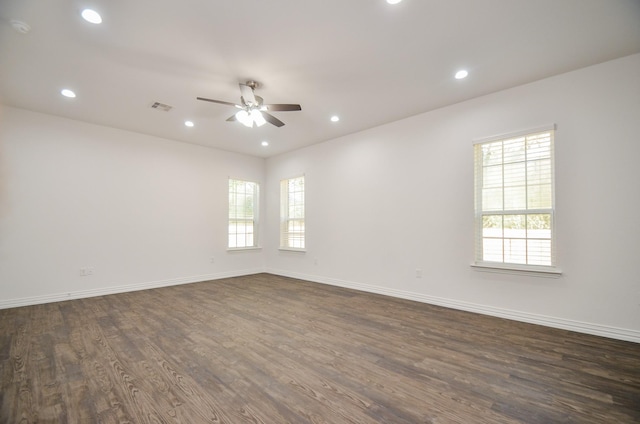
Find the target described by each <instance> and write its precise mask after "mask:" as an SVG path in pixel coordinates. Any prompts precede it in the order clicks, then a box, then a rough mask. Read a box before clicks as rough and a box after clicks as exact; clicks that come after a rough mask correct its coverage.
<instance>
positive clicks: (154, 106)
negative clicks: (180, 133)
mask: <svg viewBox="0 0 640 424" xmlns="http://www.w3.org/2000/svg"><path fill="white" fill-rule="evenodd" d="M151 108H152V109H158V110H162V111H164V112H169V111H170V110H171V109H172V108H173V106H169V105H165V104H164V103H160V102H153V104H152V105H151Z"/></svg>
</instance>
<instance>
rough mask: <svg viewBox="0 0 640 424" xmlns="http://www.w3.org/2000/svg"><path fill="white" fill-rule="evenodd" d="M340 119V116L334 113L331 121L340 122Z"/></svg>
mask: <svg viewBox="0 0 640 424" xmlns="http://www.w3.org/2000/svg"><path fill="white" fill-rule="evenodd" d="M339 120H340V117H339V116H338V115H333V116H332V117H331V122H338V121H339Z"/></svg>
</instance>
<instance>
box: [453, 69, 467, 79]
mask: <svg viewBox="0 0 640 424" xmlns="http://www.w3.org/2000/svg"><path fill="white" fill-rule="evenodd" d="M467 75H469V72H467V71H465V70H464V69H461V70H459V71H458V72H456V79H463V78H466V77H467Z"/></svg>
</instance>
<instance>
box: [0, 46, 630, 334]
mask: <svg viewBox="0 0 640 424" xmlns="http://www.w3.org/2000/svg"><path fill="white" fill-rule="evenodd" d="M638 75H640V55H634V56H630V57H627V58H623V59H620V60H616V61H612V62H607V63H604V64H601V65H597V66H593V67H590V68H585V69H582V70H579V71H576V72H572V73H567V74H564V75H560V76H556V77H553V78H549V79H546V80H543V81H539V82H536V83H533V84H529V85H525V86H521V87H517V88H513V89H510V90H506V91H502V92H499V93H495V94H492V95H489V96H484V97H481V98H477V99H474V100H471V101H467V102H463V103H459V104H456V105H453V106H450V107H447V108H443V109H439V110H436V111H433V112H429V113H425V114H422V115H418V116H415V117H411V118H408V119H405V120H402V121H398V122H394V123H391V124H388V125H383V126H380V127H377V128H374V129H371V130H368V131H364V132H361V133H357V134H353V135H350V136H346V137H342V138H339V139H335V140H332V141H329V142H326V143H322V144H318V145H315V146H311V147H308V148H305V149H301V150H298V151H295V152H291V153H289V154H285V155H281V156H278V157H274V158H271V159H268V160H267V161H266V163H265V161H264V160H263V159H259V158H252V157H248V156H243V155H237V154H232V153H228V152H222V151H218V150H215V149H208V148H204V147H199V146H195V145H189V144H184V143H179V142H174V141H170V140H164V139H160V138H156V137H150V136H144V135H141V134H136V133H130V132H126V131H121V130H116V129H112V128H106V127H100V126H95V125H91V124H87V123H81V122H76V121H71V120H67V119H62V118H58V117H53V116H48V115H42V114H38V113H33V112H28V111H24V110H20V109H14V108H8V107H5V108H4V109H2V110H1V111H0V112H1V113H2V116H0V142H1V143H2V145H0V308H2V307H10V306H19V305H22V304H30V303H38V302H44V301H53V300H61V299H64V298H67V297H68V298H74V297H82V296H88V295H94V294H102V293H112V292H118V291H125V290H133V289H139V288H146V287H155V286H161V285H168V284H179V283H185V282H191V281H202V280H207V279H215V278H219V277H224V276H230V275H241V274H247V273H253V272H258V271H262V270H268V271H271V272H274V273H278V274H282V275H290V276H294V277H301V278H306V279H308V280H311V281H318V282H322V283H328V284H335V285H341V286H345V287H353V288H357V289H361V290H368V291H372V292H378V293H384V294H389V295H393V296H399V297H405V298H409V299H415V300H419V301H423V302H430V303H435V304H442V305H445V306H451V307H455V308H460V309H466V310H471V311H476V312H482V313H487V314H491V315H497V316H504V317H508V318H513V319H519V320H523V321H529V322H537V323H542V324H547V325H551V326H556V327H561V328H568V329H572V330H577V331H584V332H588V333H592V334H601V335H605V336H609V337H616V338H621V339H626V340H634V341H637V342H640V268H639V267H638V266H637V264H636V262H638V258H639V257H640V219H638V211H639V210H640V172H639V171H638V170H639V169H640V167H639V166H638V164H637V161H638V160H640V138H639V137H638V134H640V79H639V78H638ZM474 77H476V76H475V75H473V76H471V78H474ZM477 77H478V78H481V75H478V76H477ZM468 83H472V81H471V80H470V81H468ZM371 107H376V106H375V105H372V106H371ZM345 119H348V117H345ZM549 123H555V124H557V132H556V159H557V160H556V176H557V185H556V198H557V199H556V200H557V211H556V223H557V236H558V250H559V252H558V261H559V266H560V267H561V268H562V270H563V274H562V276H560V277H559V278H541V277H533V276H526V275H512V274H499V273H488V272H480V271H477V270H475V269H472V268H471V267H470V266H469V265H470V263H471V261H472V259H473V172H472V171H473V154H472V145H471V142H472V139H474V138H478V137H483V136H490V135H494V134H500V133H505V132H510V131H516V130H520V129H527V128H531V127H536V126H539V125H544V124H549ZM300 174H305V175H306V187H307V252H306V253H291V252H282V251H279V250H278V249H277V247H278V221H279V219H278V216H279V210H278V209H279V180H280V179H282V178H287V177H294V176H297V175H300ZM229 176H232V177H236V178H246V179H250V180H255V181H258V182H261V183H263V190H262V192H263V193H266V194H265V195H264V199H263V200H264V202H262V204H263V205H265V203H266V208H264V206H263V209H264V210H263V212H264V213H263V215H262V216H264V217H265V219H264V220H263V236H264V238H263V243H262V244H263V246H264V249H263V250H262V251H260V250H258V251H250V252H239V253H229V252H227V251H226V219H227V178H228V177H229ZM265 227H266V228H265ZM212 257H213V258H215V263H211V261H210V259H211V258H212ZM83 267H91V268H93V269H94V274H93V275H91V276H80V275H79V270H80V268H83ZM418 268H419V269H421V270H422V273H423V276H422V278H416V277H415V270H416V269H418Z"/></svg>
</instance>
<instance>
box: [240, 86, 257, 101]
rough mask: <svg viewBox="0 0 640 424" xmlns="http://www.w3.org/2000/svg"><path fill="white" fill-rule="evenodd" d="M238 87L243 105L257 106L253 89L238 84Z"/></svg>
mask: <svg viewBox="0 0 640 424" xmlns="http://www.w3.org/2000/svg"><path fill="white" fill-rule="evenodd" d="M239 85H240V94H241V95H242V99H243V101H244V102H245V103H250V104H254V105H255V104H258V102H257V101H256V96H255V94H253V89H252V88H251V87H249V86H248V85H247V84H239Z"/></svg>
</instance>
